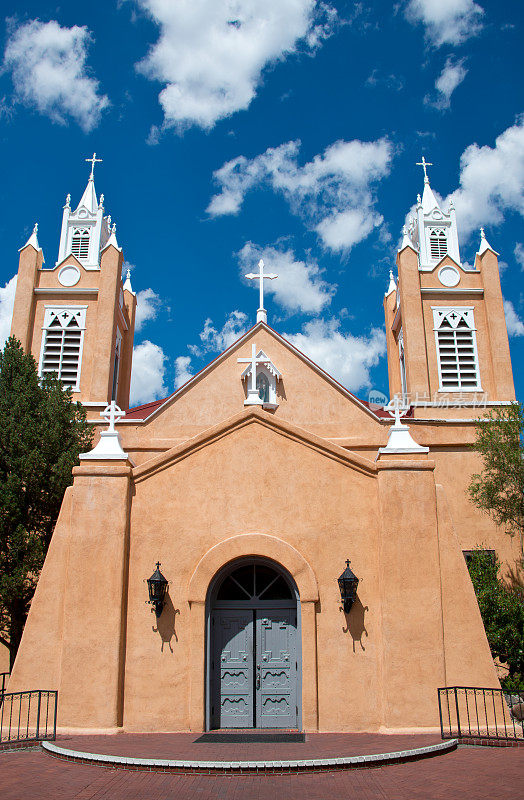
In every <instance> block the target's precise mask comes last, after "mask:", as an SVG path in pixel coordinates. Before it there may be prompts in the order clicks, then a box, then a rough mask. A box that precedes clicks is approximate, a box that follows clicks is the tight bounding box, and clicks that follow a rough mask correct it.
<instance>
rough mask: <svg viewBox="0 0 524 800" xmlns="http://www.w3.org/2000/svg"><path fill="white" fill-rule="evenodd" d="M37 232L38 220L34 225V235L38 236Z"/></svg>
mask: <svg viewBox="0 0 524 800" xmlns="http://www.w3.org/2000/svg"><path fill="white" fill-rule="evenodd" d="M37 233H38V222H35V224H34V225H33V236H36V234H37Z"/></svg>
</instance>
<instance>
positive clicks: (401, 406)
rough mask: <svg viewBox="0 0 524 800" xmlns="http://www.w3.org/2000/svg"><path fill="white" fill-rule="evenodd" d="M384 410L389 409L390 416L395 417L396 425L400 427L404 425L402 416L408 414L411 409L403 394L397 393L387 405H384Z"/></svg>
mask: <svg viewBox="0 0 524 800" xmlns="http://www.w3.org/2000/svg"><path fill="white" fill-rule="evenodd" d="M384 411H387V412H388V414H389V415H390V417H393V416H394V417H395V427H398V426H399V425H402V423H401V421H400V417H403V416H405V415H406V414H407V412H408V411H409V405H408V404H407V403H405V402H404V400H403V398H402V395H400V394H395V395H394V396H393V399H392V400H390V401H389V403H388V404H387V406H384Z"/></svg>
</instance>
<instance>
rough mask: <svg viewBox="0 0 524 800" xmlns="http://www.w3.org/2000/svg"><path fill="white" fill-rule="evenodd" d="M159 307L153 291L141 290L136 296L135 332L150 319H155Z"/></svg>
mask: <svg viewBox="0 0 524 800" xmlns="http://www.w3.org/2000/svg"><path fill="white" fill-rule="evenodd" d="M160 306H161V300H160V297H159V295H158V294H157V293H156V292H154V291H153V289H142V291H141V292H138V294H137V296H136V316H135V331H139V330H140V329H141V328H142V326H143V325H144V324H145V323H146V322H148V321H149V320H150V319H156V316H157V314H158V310H159V308H160Z"/></svg>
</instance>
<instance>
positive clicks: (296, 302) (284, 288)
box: [238, 242, 336, 314]
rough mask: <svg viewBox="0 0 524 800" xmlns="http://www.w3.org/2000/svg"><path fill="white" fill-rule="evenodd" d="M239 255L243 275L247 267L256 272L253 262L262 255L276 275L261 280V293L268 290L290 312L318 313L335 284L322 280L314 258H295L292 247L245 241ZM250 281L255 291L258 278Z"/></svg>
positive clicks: (267, 270) (266, 265) (269, 268)
mask: <svg viewBox="0 0 524 800" xmlns="http://www.w3.org/2000/svg"><path fill="white" fill-rule="evenodd" d="M238 257H239V260H240V267H241V274H242V275H244V274H245V273H246V272H247V271H254V272H258V270H257V268H256V265H257V264H258V261H259V259H261V258H263V259H264V264H265V271H266V272H275V273H276V274H277V275H278V278H276V279H275V280H271V281H270V280H267V281H264V295H267V294H271V295H272V296H273V297H274V299H275V301H276V302H277V303H278V304H279V305H280V306H282V307H283V308H285V309H286V311H290V312H291V313H293V312H295V311H302V312H303V313H305V314H318V313H320V312H321V311H322V309H323V308H325V307H326V306H327V305H329V304H330V302H331V298H332V297H333V295H334V293H335V291H336V287H335V286H333V285H332V284H329V283H327V282H326V281H325V280H323V278H322V270H321V269H320V267H319V266H318V264H317V262H316V261H314V260H312V259H310V260H308V261H297V260H296V259H295V254H294V252H293V251H292V250H279V249H277V248H275V247H258V246H257V245H255V244H253V243H252V242H248V243H247V244H246V245H244V247H243V248H242V250H241V251H240V252H239V254H238ZM246 282H247V281H246ZM249 283H251V284H252V285H254V287H255V288H256V290H257V291H258V281H249ZM264 305H266V303H264Z"/></svg>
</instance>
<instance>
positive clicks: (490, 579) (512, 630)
mask: <svg viewBox="0 0 524 800" xmlns="http://www.w3.org/2000/svg"><path fill="white" fill-rule="evenodd" d="M468 569H469V574H470V576H471V581H472V583H473V587H474V589H475V594H476V596H477V602H478V604H479V609H480V614H481V616H482V621H483V623H484V628H485V630H486V636H487V639H488V642H489V646H490V649H491V654H492V656H493V658H497V657H498V659H499V661H500V663H501V664H505V665H506V666H507V667H508V670H509V674H508V677H507V678H505V679H504V682H503V685H504V688H506V689H507V690H508V691H519V690H520V691H521V690H523V689H524V597H523V596H522V593H521V592H520V591H519V589H518V588H515V587H510V586H507V585H506V584H505V583H504V582H503V581H502V580H500V578H499V577H498V573H499V569H500V562H499V560H498V559H497V558H496V556H494V554H493V551H489V550H477V551H475V552H473V554H472V555H471V558H470V560H469V563H468Z"/></svg>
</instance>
